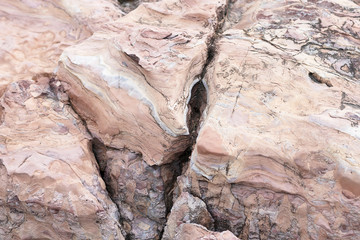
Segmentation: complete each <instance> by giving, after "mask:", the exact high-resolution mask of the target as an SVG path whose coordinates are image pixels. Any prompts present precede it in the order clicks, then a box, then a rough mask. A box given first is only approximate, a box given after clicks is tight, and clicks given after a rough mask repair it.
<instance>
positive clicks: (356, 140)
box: [187, 1, 360, 239]
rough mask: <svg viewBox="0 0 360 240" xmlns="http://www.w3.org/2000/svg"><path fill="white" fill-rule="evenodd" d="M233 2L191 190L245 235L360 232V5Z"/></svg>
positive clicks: (210, 77)
mask: <svg viewBox="0 0 360 240" xmlns="http://www.w3.org/2000/svg"><path fill="white" fill-rule="evenodd" d="M234 6H235V9H240V10H241V13H242V14H241V18H240V19H237V21H238V23H234V22H231V21H232V20H231V19H230V20H229V21H230V22H228V23H227V24H225V26H227V27H228V28H229V29H228V30H226V31H225V32H224V33H223V35H222V38H221V39H219V41H218V42H217V43H216V46H217V51H216V52H217V54H216V55H215V58H214V61H213V63H212V64H210V65H209V67H208V72H207V76H206V79H207V80H206V83H207V85H208V90H209V92H208V103H209V104H208V107H207V109H206V111H205V113H206V117H205V120H204V122H203V124H202V126H201V130H200V132H199V136H198V138H197V142H196V147H195V149H194V151H193V153H192V157H191V163H190V166H191V167H190V169H189V171H188V172H187V176H188V178H189V181H191V183H192V185H191V191H192V192H195V193H196V195H197V196H199V197H200V198H201V199H202V200H203V201H204V202H205V203H206V204H207V206H208V209H209V211H210V213H211V214H212V216H213V217H214V220H215V229H216V230H217V231H222V230H227V229H229V230H230V231H232V232H233V233H234V234H235V235H236V236H239V237H240V238H244V239H342V238H346V239H357V238H358V236H359V234H360V232H359V230H358V229H359V228H358V224H357V221H356V220H355V219H358V218H359V217H360V216H359V215H358V212H359V201H358V199H359V198H358V196H359V192H358V190H357V189H358V186H359V176H360V175H359V174H360V168H359V160H360V148H359V146H360V135H359V130H358V127H357V124H358V120H357V119H358V117H359V116H360V112H359V109H358V107H357V100H355V98H357V97H356V96H357V93H358V92H359V91H360V86H359V83H358V81H359V76H358V71H359V65H358V64H357V61H358V59H359V56H360V55H359V52H358V51H357V50H356V47H355V46H359V42H358V41H359V40H358V30H357V29H358V28H357V26H358V25H357V24H358V22H357V21H354V16H358V15H359V14H360V8H359V6H358V5H355V4H354V3H352V2H351V1H344V2H340V1H328V2H327V1H307V2H303V1H293V2H291V3H290V2H286V1H276V2H274V1H252V2H248V1H237V2H236V3H235V4H234ZM237 11H238V10H237ZM324 11H326V12H327V14H323V13H324ZM230 12H231V10H230ZM350 22H352V23H351V24H350ZM335 29H336V30H335ZM345 99H353V100H345ZM348 101H349V102H354V104H352V103H349V102H348ZM345 102H346V104H345ZM194 179H197V180H194Z"/></svg>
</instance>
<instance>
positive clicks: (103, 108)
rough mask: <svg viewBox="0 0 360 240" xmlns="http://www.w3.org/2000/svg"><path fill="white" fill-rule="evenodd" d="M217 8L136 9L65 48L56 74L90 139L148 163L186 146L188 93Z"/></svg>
mask: <svg viewBox="0 0 360 240" xmlns="http://www.w3.org/2000/svg"><path fill="white" fill-rule="evenodd" d="M224 7H225V1H223V0H222V1H214V2H210V3H208V1H200V0H198V1H188V2H186V4H181V5H179V4H178V1H163V2H157V3H153V4H143V5H141V6H140V7H138V8H137V9H136V10H134V11H132V12H131V13H129V14H128V15H126V16H125V17H123V18H120V19H119V20H118V21H117V22H116V23H113V26H115V25H116V27H114V29H112V30H113V31H99V32H97V33H95V34H94V35H93V36H92V37H91V38H89V39H87V40H86V41H84V42H83V43H81V44H79V45H74V46H73V47H70V48H67V49H66V50H65V51H64V53H63V54H62V56H61V58H60V68H59V71H58V76H59V78H60V79H62V81H63V82H65V84H66V86H65V88H66V90H67V92H68V94H69V96H70V99H71V102H72V104H73V106H74V108H75V109H76V111H77V112H78V113H79V114H80V116H81V117H82V118H83V119H84V120H85V122H86V123H87V126H88V128H89V130H90V132H91V133H92V135H93V136H94V137H95V138H98V139H99V140H100V141H101V142H103V143H104V144H105V145H106V146H109V147H112V148H116V149H123V148H128V149H130V150H132V151H135V152H141V153H142V156H143V158H144V160H145V161H146V162H147V164H149V165H161V164H164V163H169V162H171V161H173V160H174V156H176V155H177V154H178V153H182V152H183V151H184V150H185V149H186V148H187V147H188V146H189V144H188V143H187V142H188V141H189V137H188V135H189V128H188V126H187V114H188V107H187V103H188V101H189V100H190V98H191V96H190V95H191V94H190V92H191V89H192V87H193V86H194V84H195V83H196V82H197V81H199V77H200V76H201V73H202V70H203V68H204V65H205V63H206V60H207V51H208V45H209V44H210V42H211V38H213V37H214V35H215V29H216V28H217V25H218V19H217V18H218V17H220V16H221V15H222V14H223V11H224ZM174 73H176V74H174ZM149 142H151V144H149Z"/></svg>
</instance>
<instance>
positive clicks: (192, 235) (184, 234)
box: [174, 223, 239, 240]
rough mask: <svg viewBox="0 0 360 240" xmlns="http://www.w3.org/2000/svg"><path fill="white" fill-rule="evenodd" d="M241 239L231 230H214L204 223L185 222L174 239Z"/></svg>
mask: <svg viewBox="0 0 360 240" xmlns="http://www.w3.org/2000/svg"><path fill="white" fill-rule="evenodd" d="M203 239H211V240H239V239H238V238H237V237H235V236H234V234H233V233H231V232H230V231H223V232H212V231H209V230H207V229H206V228H205V227H203V226H202V225H198V224H194V223H184V224H181V225H180V227H179V231H178V232H177V233H176V235H175V238H174V240H203Z"/></svg>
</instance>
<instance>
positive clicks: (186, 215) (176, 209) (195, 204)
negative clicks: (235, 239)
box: [162, 192, 214, 240]
mask: <svg viewBox="0 0 360 240" xmlns="http://www.w3.org/2000/svg"><path fill="white" fill-rule="evenodd" d="M213 221H214V220H213V219H212V217H211V215H210V213H209V212H208V211H207V209H206V205H205V203H204V202H203V201H201V199H199V198H197V197H194V196H192V195H191V194H189V193H188V192H184V193H182V194H181V195H180V196H179V197H178V198H177V200H176V201H175V203H174V206H173V207H172V209H171V213H170V215H169V216H168V220H167V222H166V227H165V230H164V234H163V237H162V239H163V240H171V239H174V238H175V234H176V231H177V229H178V228H179V226H180V225H181V224H183V223H196V224H199V225H201V226H204V227H206V228H207V229H212V228H213ZM180 228H182V230H181V231H185V232H186V230H185V229H183V228H184V227H180ZM185 228H186V227H185ZM184 234H185V233H184ZM181 239H184V238H181ZM191 239H195V238H191Z"/></svg>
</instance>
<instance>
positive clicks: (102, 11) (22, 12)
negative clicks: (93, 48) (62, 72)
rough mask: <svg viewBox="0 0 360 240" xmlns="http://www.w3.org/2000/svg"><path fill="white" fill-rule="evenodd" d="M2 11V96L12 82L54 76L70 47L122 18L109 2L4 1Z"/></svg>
mask: <svg viewBox="0 0 360 240" xmlns="http://www.w3.org/2000/svg"><path fill="white" fill-rule="evenodd" d="M85 6H86V7H85ZM0 9H1V21H0V28H1V31H2V36H1V41H0V95H1V94H2V93H3V92H4V91H5V88H6V86H7V84H9V83H10V82H13V81H20V80H24V79H31V78H32V77H33V76H35V75H36V74H40V73H44V72H47V73H52V72H53V71H54V69H55V68H56V67H57V65H58V60H59V56H60V55H61V53H62V51H63V50H64V49H65V48H66V47H68V46H70V45H72V44H76V43H79V42H81V41H83V40H84V39H86V38H88V37H89V36H91V34H92V32H93V31H95V30H97V29H98V28H103V27H104V24H105V22H107V21H110V20H115V19H117V18H119V17H120V14H119V11H116V7H115V5H114V4H113V3H111V1H105V0H100V1H99V0H92V1H88V0H78V1H70V0H61V1H40V0H27V1H19V0H15V1H13V0H3V1H1V3H0Z"/></svg>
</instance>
